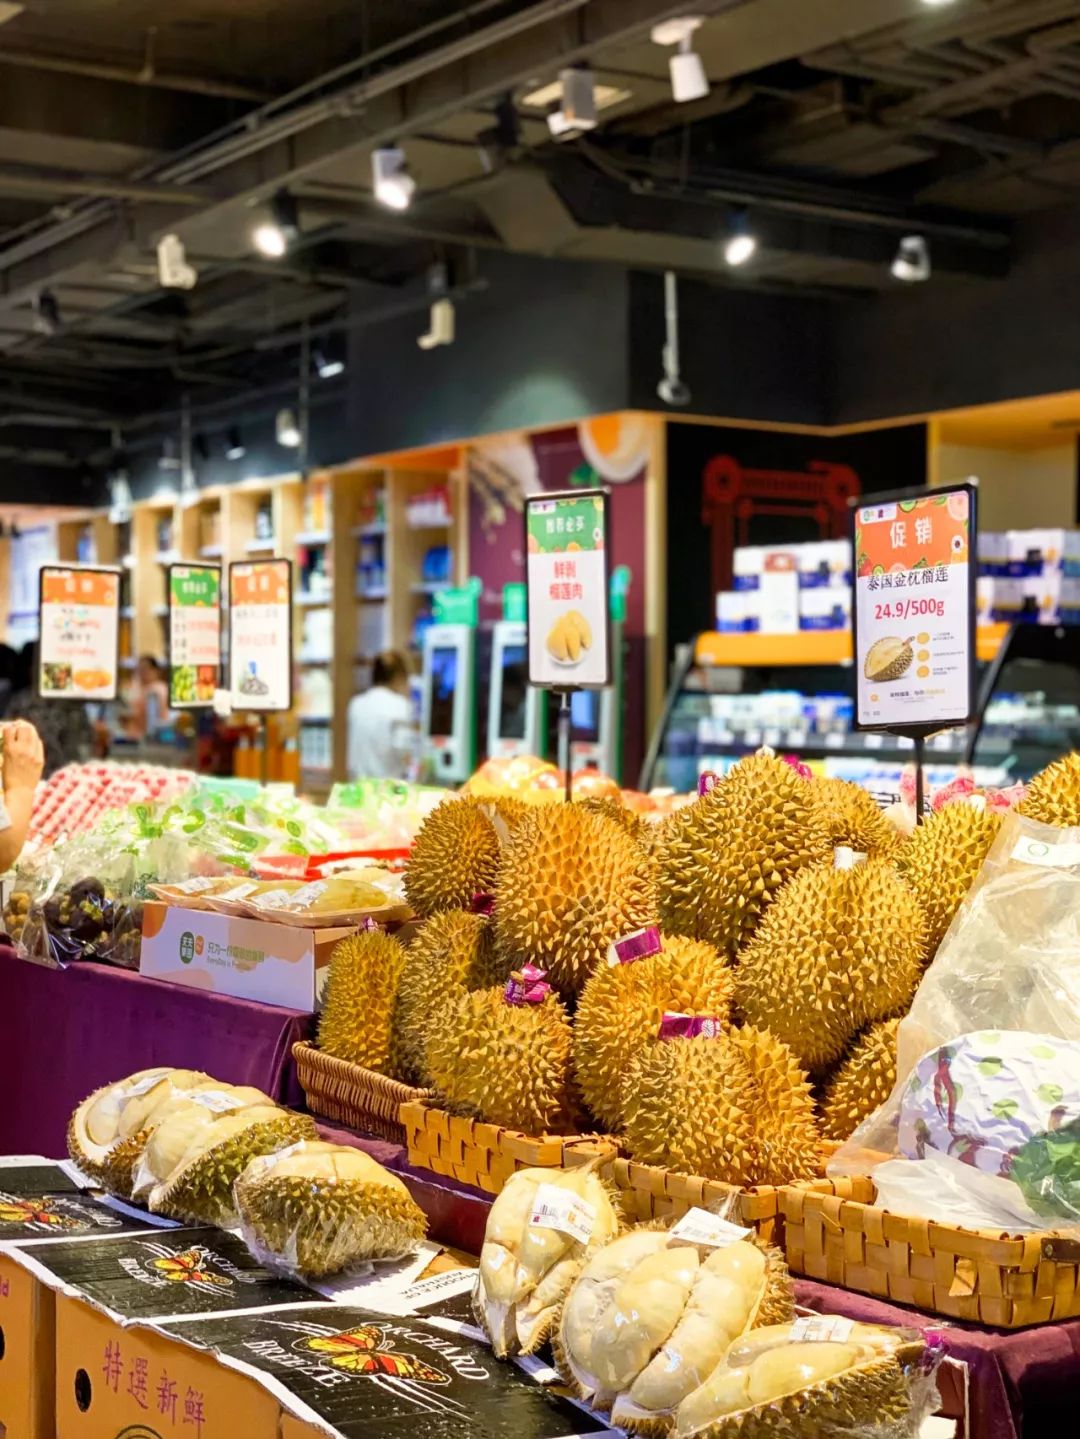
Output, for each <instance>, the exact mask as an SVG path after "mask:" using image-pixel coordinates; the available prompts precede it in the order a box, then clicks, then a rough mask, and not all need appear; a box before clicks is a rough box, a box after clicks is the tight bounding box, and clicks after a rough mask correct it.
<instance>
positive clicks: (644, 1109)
mask: <svg viewBox="0 0 1080 1439" xmlns="http://www.w3.org/2000/svg"><path fill="white" fill-rule="evenodd" d="M758 1103H759V1093H758V1089H757V1086H756V1085H755V1083H754V1080H753V1076H752V1075H751V1073H750V1070H749V1068H748V1067H747V1064H746V1061H745V1059H744V1058H743V1056H742V1055H741V1054H740V1053H739V1051H738V1050H737V1049H736V1048H735V1046H734V1045H732V1044H730V1043H729V1042H728V1041H727V1040H726V1039H724V1038H716V1039H707V1038H704V1037H700V1038H697V1039H679V1040H671V1041H664V1040H657V1041H655V1042H654V1043H653V1044H651V1045H649V1046H648V1047H647V1048H645V1049H643V1050H642V1051H641V1052H640V1053H639V1054H638V1055H637V1056H636V1057H635V1059H634V1060H633V1062H632V1063H631V1065H630V1067H629V1069H628V1070H627V1073H626V1079H625V1082H624V1085H623V1098H622V1107H623V1137H624V1140H625V1143H626V1147H627V1148H628V1149H629V1151H630V1155H631V1157H632V1158H634V1159H636V1160H638V1161H640V1162H641V1163H642V1164H659V1165H662V1166H664V1167H665V1168H667V1169H675V1170H679V1171H680V1172H681V1173H683V1174H700V1175H702V1176H703V1177H704V1178H706V1179H720V1180H724V1181H725V1182H726V1183H728V1184H752V1183H753V1182H754V1176H755V1174H756V1172H757V1165H758V1150H757V1135H756V1131H755V1128H754V1110H755V1107H756V1105H757V1104H758Z"/></svg>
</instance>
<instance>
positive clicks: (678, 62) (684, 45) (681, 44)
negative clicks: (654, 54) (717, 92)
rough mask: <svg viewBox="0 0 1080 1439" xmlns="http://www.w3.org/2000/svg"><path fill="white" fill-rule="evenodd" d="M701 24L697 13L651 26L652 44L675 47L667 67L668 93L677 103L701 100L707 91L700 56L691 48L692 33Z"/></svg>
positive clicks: (707, 85) (707, 86)
mask: <svg viewBox="0 0 1080 1439" xmlns="http://www.w3.org/2000/svg"><path fill="white" fill-rule="evenodd" d="M703 23H704V22H703V20H702V17H701V16H700V15H681V16H678V17H676V18H675V19H672V20H665V21H664V22H663V23H662V24H660V25H654V26H653V31H652V38H653V44H655V45H667V46H670V45H676V46H678V49H677V50H676V52H675V54H674V55H672V57H671V59H670V60H669V61H668V68H669V69H670V71H671V93H672V95H673V96H674V97H675V100H676V101H677V103H678V104H680V105H685V104H686V103H688V102H689V101H690V100H704V99H705V96H706V95H707V94H708V93H709V77H708V76H707V75H706V74H705V66H704V65H703V64H702V62H701V56H700V55H699V54H698V53H697V51H696V50H695V49H694V32H695V30H699V29H700V28H701V26H702V24H703Z"/></svg>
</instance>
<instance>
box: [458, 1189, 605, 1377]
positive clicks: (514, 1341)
mask: <svg viewBox="0 0 1080 1439" xmlns="http://www.w3.org/2000/svg"><path fill="white" fill-rule="evenodd" d="M546 1186H550V1187H552V1188H554V1189H557V1190H558V1191H560V1193H561V1194H562V1195H565V1196H567V1197H569V1198H571V1199H572V1200H573V1201H574V1203H575V1204H576V1205H577V1206H578V1215H579V1217H581V1218H582V1219H583V1220H584V1223H585V1227H586V1228H587V1229H588V1231H589V1234H588V1238H587V1239H580V1238H578V1237H575V1236H574V1235H573V1234H569V1233H566V1232H564V1231H563V1230H561V1229H557V1228H553V1227H551V1226H549V1225H544V1224H531V1223H530V1222H529V1221H530V1219H531V1216H532V1212H533V1205H534V1203H535V1201H536V1198H537V1193H538V1191H539V1190H540V1189H541V1188H543V1187H546ZM618 1232H619V1217H618V1214H617V1212H616V1209H615V1205H614V1204H613V1203H612V1199H611V1196H610V1194H609V1192H608V1189H607V1187H606V1186H605V1185H604V1183H603V1182H602V1181H601V1180H600V1179H599V1178H598V1176H597V1175H596V1173H595V1172H594V1171H593V1170H592V1169H588V1168H581V1169H564V1170H560V1169H520V1170H518V1172H517V1173H516V1174H512V1175H511V1176H510V1178H509V1179H508V1180H507V1182H506V1184H505V1185H504V1186H503V1189H502V1192H501V1193H500V1194H499V1195H498V1197H497V1198H496V1200H495V1203H494V1204H493V1205H492V1206H491V1212H490V1214H489V1215H488V1222H487V1228H486V1230H485V1231H484V1246H483V1248H482V1249H481V1251H480V1267H479V1269H478V1270H477V1276H476V1287H475V1289H474V1290H473V1310H474V1312H475V1314H476V1318H477V1321H478V1323H479V1324H480V1325H481V1327H482V1328H483V1329H484V1331H485V1333H486V1334H487V1336H488V1338H489V1339H490V1340H491V1347H492V1349H493V1350H494V1351H495V1354H496V1356H497V1357H498V1358H499V1359H505V1358H507V1357H508V1356H509V1355H511V1354H535V1353H536V1351H537V1350H538V1349H539V1348H540V1346H541V1345H542V1344H543V1343H544V1342H545V1340H546V1339H547V1338H548V1337H549V1336H550V1334H551V1332H552V1330H553V1329H554V1327H555V1323H556V1320H557V1319H558V1314H559V1310H560V1308H561V1307H562V1303H563V1300H564V1299H565V1298H566V1296H567V1294H568V1293H569V1292H570V1286H571V1285H572V1284H573V1282H574V1280H575V1279H576V1278H577V1276H578V1274H579V1273H580V1272H581V1269H582V1266H583V1265H584V1264H585V1263H586V1261H587V1260H588V1259H589V1258H590V1256H591V1255H592V1254H594V1253H595V1252H596V1251H597V1250H598V1249H601V1248H603V1246H604V1245H605V1244H608V1243H610V1241H611V1240H612V1239H614V1238H615V1236H616V1234H617V1233H618Z"/></svg>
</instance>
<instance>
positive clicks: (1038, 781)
mask: <svg viewBox="0 0 1080 1439" xmlns="http://www.w3.org/2000/svg"><path fill="white" fill-rule="evenodd" d="M946 808H948V806H946ZM942 813H944V811H942ZM1020 813H1021V814H1022V815H1024V816H1026V818H1028V819H1034V820H1038V821H1039V823H1040V824H1056V825H1058V826H1059V827H1060V828H1062V829H1066V828H1069V827H1071V826H1072V825H1080V754H1078V753H1077V752H1076V750H1073V751H1072V753H1071V754H1067V755H1064V756H1062V758H1061V759H1056V760H1055V761H1054V763H1053V764H1050V765H1047V767H1046V768H1045V769H1044V770H1040V771H1039V773H1038V774H1037V775H1036V776H1035V778H1034V779H1033V780H1032V781H1031V783H1030V784H1029V785H1028V789H1027V796H1026V797H1025V799H1024V802H1023V804H1022V805H1021V806H1020Z"/></svg>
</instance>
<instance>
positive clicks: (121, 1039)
mask: <svg viewBox="0 0 1080 1439" xmlns="http://www.w3.org/2000/svg"><path fill="white" fill-rule="evenodd" d="M310 1026H311V1017H310V1016H309V1015H306V1014H299V1013H297V1012H296V1011H295V1010H292V1009H278V1008H276V1007H274V1006H272V1005H268V1004H252V1003H250V1002H248V1001H246V1000H242V999H230V998H229V997H228V996H226V995H218V994H207V993H205V992H204V991H202V990H197V989H185V988H184V987H183V986H181V985H175V984H165V983H163V982H162V981H160V980H156V979H143V977H142V976H141V975H138V974H129V973H128V972H127V971H126V970H120V969H111V968H109V967H108V966H107V965H100V964H76V965H72V966H71V967H70V968H69V969H66V970H54V969H45V968H43V967H42V966H41V965H37V964H30V963H28V962H26V961H25V960H20V959H19V958H18V956H17V955H16V954H15V953H14V951H13V950H11V949H9V948H7V947H6V946H0V1095H3V1096H4V1097H3V1100H2V1101H0V1154H45V1155H48V1156H50V1157H53V1158H56V1157H60V1156H62V1155H63V1154H64V1153H65V1142H64V1136H65V1134H66V1131H67V1123H68V1120H69V1118H70V1117H71V1112H72V1110H73V1109H74V1108H75V1106H76V1105H77V1104H78V1103H79V1102H80V1101H81V1100H83V1099H85V1097H86V1096H87V1095H88V1094H89V1093H90V1092H91V1091H92V1090H94V1089H97V1088H98V1087H99V1086H100V1085H102V1084H108V1083H110V1082H111V1081H112V1080H114V1079H120V1078H122V1077H123V1076H124V1075H125V1074H132V1073H133V1072H134V1071H135V1070H138V1069H148V1068H150V1067H151V1066H153V1065H155V1064H168V1065H174V1066H176V1067H177V1068H183V1069H202V1070H205V1071H206V1072H207V1073H208V1074H212V1075H213V1076H214V1078H215V1079H221V1080H224V1081H225V1082H226V1083H227V1084H250V1085H254V1086H255V1088H257V1089H262V1090H264V1091H265V1092H266V1093H267V1094H269V1095H271V1096H272V1097H273V1098H275V1099H281V1100H284V1101H286V1102H288V1103H299V1102H302V1098H303V1096H302V1094H301V1092H300V1090H299V1087H298V1086H297V1084H296V1073H295V1070H294V1068H293V1065H292V1046H293V1044H294V1043H296V1041H297V1040H300V1039H306V1038H308V1031H309V1029H310Z"/></svg>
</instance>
